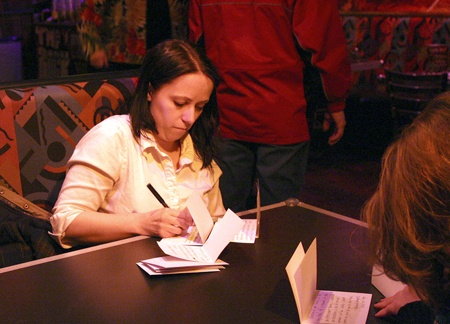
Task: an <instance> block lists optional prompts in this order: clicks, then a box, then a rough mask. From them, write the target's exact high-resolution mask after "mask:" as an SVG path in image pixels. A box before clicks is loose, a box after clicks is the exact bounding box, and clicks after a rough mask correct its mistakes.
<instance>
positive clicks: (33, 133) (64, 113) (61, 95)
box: [0, 71, 138, 211]
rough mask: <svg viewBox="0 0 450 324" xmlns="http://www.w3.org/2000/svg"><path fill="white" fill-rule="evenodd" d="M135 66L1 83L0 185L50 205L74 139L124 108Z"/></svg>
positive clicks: (134, 80) (132, 80) (132, 85)
mask: <svg viewBox="0 0 450 324" xmlns="http://www.w3.org/2000/svg"><path fill="white" fill-rule="evenodd" d="M137 75H138V72H137V71H130V72H120V73H119V72H114V73H98V74H86V75H80V76H77V77H68V78H61V79H57V80H56V79H55V80H53V81H46V82H45V83H42V82H41V83H28V84H24V83H22V84H20V83H19V84H16V85H11V86H9V87H0V114H1V118H0V185H3V186H4V187H6V188H8V189H10V190H11V191H13V192H15V193H17V194H19V195H20V196H22V197H24V198H26V199H27V200H29V201H31V202H32V203H34V204H36V205H38V206H40V207H42V208H43V209H45V210H48V211H51V209H52V207H53V205H54V203H55V202H56V199H57V196H58V193H59V190H60V187H61V185H62V182H63V180H64V176H65V170H66V163H67V161H68V159H69V158H70V156H71V155H72V152H73V150H74V148H75V145H76V144H77V142H78V141H79V140H80V139H81V138H82V137H83V135H84V134H86V132H87V131H88V130H89V129H91V128H92V127H93V126H94V125H96V124H97V123H99V122H100V121H102V120H103V119H105V118H107V117H109V116H111V115H114V114H119V113H122V112H124V108H125V107H124V104H125V103H126V102H127V101H128V100H129V99H130V97H131V95H132V93H133V92H134V90H135V86H136V82H137Z"/></svg>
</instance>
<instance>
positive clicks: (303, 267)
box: [286, 239, 372, 324]
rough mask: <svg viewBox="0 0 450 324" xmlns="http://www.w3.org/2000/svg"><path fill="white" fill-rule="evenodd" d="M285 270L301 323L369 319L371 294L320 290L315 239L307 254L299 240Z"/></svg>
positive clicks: (362, 321)
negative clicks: (318, 286) (318, 288)
mask: <svg viewBox="0 0 450 324" xmlns="http://www.w3.org/2000/svg"><path fill="white" fill-rule="evenodd" d="M286 272H287V275H288V277H289V282H290V283H291V287H292V291H293V293H294V299H295V303H296V304H297V309H298V314H299V317H300V322H301V323H302V324H303V323H309V324H312V323H314V324H316V323H365V322H366V320H367V315H368V313H369V307H370V301H371V300H372V295H371V294H365V293H355V292H343V291H328V290H317V242H316V239H314V241H313V242H312V243H311V246H310V247H309V249H308V251H307V252H306V253H305V251H304V249H303V245H302V243H301V242H300V244H299V245H298V246H297V249H296V250H295V252H294V254H293V255H292V257H291V259H290V260H289V263H288V264H287V266H286Z"/></svg>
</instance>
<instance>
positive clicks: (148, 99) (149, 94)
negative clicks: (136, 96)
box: [147, 83, 153, 102]
mask: <svg viewBox="0 0 450 324" xmlns="http://www.w3.org/2000/svg"><path fill="white" fill-rule="evenodd" d="M152 96H153V87H152V84H151V83H149V84H148V91H147V101H149V102H150V101H152Z"/></svg>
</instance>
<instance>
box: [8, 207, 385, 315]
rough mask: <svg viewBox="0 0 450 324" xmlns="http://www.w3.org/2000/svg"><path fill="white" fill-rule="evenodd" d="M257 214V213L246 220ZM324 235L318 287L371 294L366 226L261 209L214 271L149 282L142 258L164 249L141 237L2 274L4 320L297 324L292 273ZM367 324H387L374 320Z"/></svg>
mask: <svg viewBox="0 0 450 324" xmlns="http://www.w3.org/2000/svg"><path fill="white" fill-rule="evenodd" d="M241 215H242V217H249V218H255V211H254V210H251V211H248V212H246V213H243V214H241ZM315 237H317V253H318V261H317V262H318V287H317V288H318V289H320V290H341V291H354V292H365V293H372V294H373V296H372V304H373V303H374V302H375V301H377V300H379V299H380V298H381V295H380V293H379V292H378V291H377V290H376V289H375V288H374V287H373V286H372V285H371V281H370V274H371V267H370V266H369V265H368V264H367V262H366V256H367V253H366V251H367V228H366V227H365V224H364V223H362V222H359V221H357V220H354V219H351V218H348V217H345V216H341V215H338V214H334V213H331V212H327V211H324V210H321V209H318V208H315V207H312V206H309V205H306V204H303V203H300V204H299V205H297V206H287V205H286V204H285V203H279V204H275V205H271V206H267V207H263V209H262V218H261V229H260V237H259V238H257V239H256V242H255V243H254V244H238V243H230V244H229V245H228V246H227V247H226V248H225V250H224V251H223V252H222V254H221V255H220V258H221V259H222V260H224V261H226V262H228V263H229V264H230V265H229V266H227V267H226V269H224V270H222V271H220V272H215V273H200V274H184V275H169V276H154V277H151V276H149V275H148V274H146V273H145V272H144V271H142V270H141V269H140V268H139V267H138V266H137V265H136V262H138V261H140V260H143V259H148V258H152V257H156V256H162V255H163V253H162V251H161V250H160V249H159V247H158V246H157V244H156V241H157V239H156V238H148V237H134V238H131V239H127V240H122V241H117V242H113V243H109V244H103V245H99V246H95V247H91V248H86V249H83V250H79V251H75V252H69V253H66V254H63V255H60V256H56V257H50V258H46V259H41V260H37V261H32V262H28V263H24V264H21V265H16V266H12V267H8V268H3V269H0V322H2V323H29V322H35V323H47V322H52V323H135V322H144V323H146V322H147V323H292V322H299V317H298V313H297V308H296V305H295V301H294V297H293V294H292V290H291V287H290V285H289V281H288V277H287V274H286V271H285V267H286V265H287V263H288V262H289V259H290V258H291V256H292V254H293V253H294V251H295V249H296V247H297V245H298V244H299V242H300V241H301V242H302V243H303V246H304V248H305V250H306V249H307V248H308V247H309V245H310V244H311V242H312V241H313V239H314V238H315ZM373 314H374V310H373V308H371V310H370V313H369V316H368V323H377V322H380V323H381V322H382V321H380V320H376V319H375V318H374V316H373Z"/></svg>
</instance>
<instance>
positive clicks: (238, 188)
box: [217, 139, 309, 212]
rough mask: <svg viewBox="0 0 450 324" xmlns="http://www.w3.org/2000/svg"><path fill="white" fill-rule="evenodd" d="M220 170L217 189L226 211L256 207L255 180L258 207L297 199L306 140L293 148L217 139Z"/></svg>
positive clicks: (306, 144)
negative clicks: (259, 202)
mask: <svg viewBox="0 0 450 324" xmlns="http://www.w3.org/2000/svg"><path fill="white" fill-rule="evenodd" d="M218 146H219V155H220V156H219V159H218V161H217V163H218V164H219V166H220V168H221V169H222V172H223V175H222V176H221V177H220V190H221V192H222V197H223V203H224V206H225V208H230V209H231V210H232V211H234V212H238V211H242V210H247V209H250V208H254V207H255V199H254V198H255V194H254V193H255V190H254V184H255V179H258V180H259V186H260V194H261V205H262V206H264V205H270V204H274V203H278V202H281V201H284V200H286V199H288V198H298V197H299V195H300V191H301V188H302V185H303V181H304V176H305V172H306V165H307V161H308V151H309V141H308V142H303V143H299V144H293V145H268V144H258V143H249V142H241V141H234V140H229V139H218Z"/></svg>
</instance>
